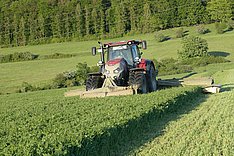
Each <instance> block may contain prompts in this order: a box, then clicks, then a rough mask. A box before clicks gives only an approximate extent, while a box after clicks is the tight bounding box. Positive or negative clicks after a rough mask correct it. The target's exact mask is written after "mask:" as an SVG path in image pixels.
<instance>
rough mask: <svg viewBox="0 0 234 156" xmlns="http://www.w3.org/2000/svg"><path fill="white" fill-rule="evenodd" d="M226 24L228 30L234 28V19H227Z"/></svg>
mask: <svg viewBox="0 0 234 156" xmlns="http://www.w3.org/2000/svg"><path fill="white" fill-rule="evenodd" d="M227 25H228V26H227V27H228V30H229V31H231V30H233V29H234V21H233V20H230V21H228V24H227Z"/></svg>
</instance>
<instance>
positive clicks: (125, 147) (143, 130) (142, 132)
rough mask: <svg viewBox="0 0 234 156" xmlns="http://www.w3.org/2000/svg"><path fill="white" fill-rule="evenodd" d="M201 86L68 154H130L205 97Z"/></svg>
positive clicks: (107, 131) (73, 148) (160, 133)
mask: <svg viewBox="0 0 234 156" xmlns="http://www.w3.org/2000/svg"><path fill="white" fill-rule="evenodd" d="M206 97H207V96H206V95H204V94H202V93H201V89H197V90H196V91H193V92H187V93H186V94H182V95H180V96H178V97H177V98H176V99H175V101H169V105H168V107H167V108H161V109H156V108H155V109H153V110H151V111H150V112H146V113H145V114H143V115H142V116H141V117H139V118H136V119H133V120H131V121H129V122H128V123H127V124H125V125H121V126H117V127H116V126H115V127H113V128H110V129H106V130H104V133H103V135H101V136H95V137H94V138H92V139H89V140H84V141H83V144H82V147H79V148H78V147H70V148H68V155H92V156H93V155H129V154H130V153H132V152H133V151H135V150H137V149H139V148H140V147H141V146H143V145H144V144H145V143H147V142H150V141H151V140H153V139H155V138H156V137H158V136H160V135H163V134H164V129H165V127H166V126H167V125H168V123H169V122H171V121H175V120H178V119H179V118H181V115H182V114H186V113H189V112H190V111H191V110H193V109H194V108H195V107H197V106H198V105H199V104H200V103H202V102H203V101H205V99H206Z"/></svg>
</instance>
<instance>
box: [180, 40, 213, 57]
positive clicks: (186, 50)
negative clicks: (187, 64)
mask: <svg viewBox="0 0 234 156" xmlns="http://www.w3.org/2000/svg"><path fill="white" fill-rule="evenodd" d="M207 55H208V44H207V41H206V40H205V39H202V38H200V37H195V36H188V37H185V38H183V40H182V50H180V51H178V56H179V58H180V59H188V58H194V57H204V56H207Z"/></svg>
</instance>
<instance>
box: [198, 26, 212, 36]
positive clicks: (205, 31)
mask: <svg viewBox="0 0 234 156" xmlns="http://www.w3.org/2000/svg"><path fill="white" fill-rule="evenodd" d="M208 32H209V29H207V28H205V26H204V25H203V24H201V25H198V26H197V33H198V34H206V33H208Z"/></svg>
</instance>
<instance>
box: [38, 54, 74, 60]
mask: <svg viewBox="0 0 234 156" xmlns="http://www.w3.org/2000/svg"><path fill="white" fill-rule="evenodd" d="M75 56H77V54H62V53H54V54H51V55H44V56H41V57H40V59H60V58H70V57H75Z"/></svg>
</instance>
